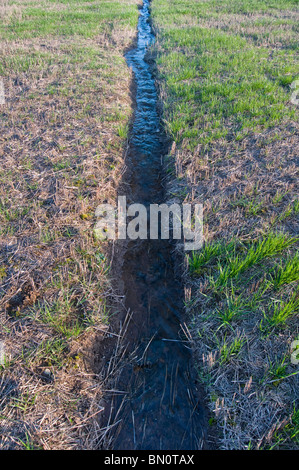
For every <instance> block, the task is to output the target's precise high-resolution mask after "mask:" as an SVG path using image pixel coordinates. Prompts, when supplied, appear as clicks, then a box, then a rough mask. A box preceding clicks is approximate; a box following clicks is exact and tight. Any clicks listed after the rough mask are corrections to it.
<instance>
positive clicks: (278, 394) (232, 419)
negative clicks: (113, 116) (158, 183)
mask: <svg viewBox="0 0 299 470" xmlns="http://www.w3.org/2000/svg"><path fill="white" fill-rule="evenodd" d="M297 7H298V0H283V1H282V0H260V1H255V0H253V1H249V0H230V1H227V0H203V1H200V0H199V1H197V0H188V1H186V0H154V1H153V3H152V20H153V25H154V28H155V32H156V36H157V37H156V44H155V46H154V48H153V50H152V56H153V57H154V58H155V60H156V64H157V72H156V73H157V80H158V85H159V93H160V100H161V103H162V105H163V116H162V117H163V120H164V123H165V127H166V129H167V132H168V135H169V137H170V138H171V139H172V141H173V144H172V149H171V152H170V155H169V157H168V166H169V168H168V172H169V184H168V191H169V196H170V197H171V198H172V200H174V199H177V200H178V201H186V202H193V203H196V202H197V203H203V205H204V234H205V244H204V247H203V249H202V250H200V251H198V252H194V253H190V254H188V256H187V257H186V276H185V292H186V299H185V304H186V311H187V312H188V314H189V318H190V321H189V328H190V332H191V334H192V338H193V349H194V354H195V358H196V363H197V366H198V377H199V379H200V380H201V382H202V383H203V384H204V385H205V387H206V391H207V400H208V406H209V409H210V421H209V423H210V426H211V432H212V433H213V434H214V435H216V436H217V446H218V447H219V448H222V449H261V448H263V449H272V448H275V449H283V448H292V449H295V448H296V449H298V447H299V401H298V378H299V376H298V375H297V374H298V373H299V370H298V364H297V363H296V362H298V361H296V354H293V356H292V355H291V354H292V351H293V349H292V348H294V347H295V345H293V346H292V343H293V341H294V340H298V339H299V323H298V311H299V295H298V279H299V264H298V261H299V258H298V251H297V250H298V225H299V224H298V214H299V200H298V192H297V191H298V150H299V148H298V106H296V101H295V102H294V99H293V98H294V93H293V92H294V86H296V84H294V85H292V84H293V83H294V82H295V80H296V79H298V74H299V68H298V19H299V11H298V8H297ZM292 357H293V359H294V360H293V361H292V360H291V358H292ZM294 362H295V363H294Z"/></svg>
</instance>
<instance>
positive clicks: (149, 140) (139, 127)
mask: <svg viewBox="0 0 299 470" xmlns="http://www.w3.org/2000/svg"><path fill="white" fill-rule="evenodd" d="M153 42H154V35H153V31H152V27H151V24H150V2H149V0H144V3H143V5H142V6H141V8H140V17H139V22H138V37H137V42H136V44H135V45H134V48H133V49H131V50H130V51H128V52H127V53H126V55H125V57H126V60H127V64H128V66H129V67H131V68H132V70H133V74H134V84H133V86H132V89H133V93H134V102H135V112H134V118H133V122H132V126H131V135H130V143H129V149H128V152H127V154H126V158H125V165H126V171H125V172H124V176H123V181H122V183H121V185H120V187H119V195H124V194H125V195H126V198H127V204H132V203H139V204H143V205H144V206H146V207H149V205H150V204H155V203H156V204H161V203H163V202H166V199H165V198H166V190H165V187H164V184H163V179H164V177H165V174H164V166H163V156H165V155H166V154H167V152H168V145H167V139H166V138H165V135H164V132H163V128H162V125H161V122H160V118H159V112H158V96H157V90H156V86H155V79H154V75H153V72H152V64H151V63H150V62H149V61H148V60H147V58H146V57H147V51H148V47H149V46H150V45H151V44H153ZM176 253H177V251H176ZM181 266H182V260H180V259H178V255H177V254H175V246H174V242H173V241H171V240H161V239H159V240H149V239H147V240H140V239H137V240H118V241H116V242H115V244H114V254H113V266H112V275H113V278H114V279H116V280H117V281H114V283H115V288H116V290H117V291H118V292H122V293H123V295H124V309H123V312H122V314H121V318H122V319H121V321H119V317H118V319H117V321H118V322H119V323H118V325H119V331H118V333H117V334H118V336H116V335H112V336H110V337H106V339H104V340H102V341H101V343H100V351H98V352H97V354H96V355H97V357H98V362H97V361H96V360H95V367H96V368H98V369H101V367H103V366H104V364H103V357H105V358H108V357H109V355H111V358H110V360H109V361H108V360H107V361H106V362H107V363H106V364H105V367H106V369H107V368H109V373H111V371H112V370H115V372H116V373H117V383H114V386H113V391H111V392H110V393H108V395H106V397H105V412H104V413H103V414H102V416H101V419H102V422H101V426H102V427H105V426H106V429H107V433H106V434H107V436H106V437H107V442H109V448H111V449H113V450H132V449H136V450H137V449H144V450H194V449H204V448H207V444H206V436H205V429H206V412H205V408H204V405H203V399H202V398H201V397H202V391H201V389H200V387H199V384H198V383H197V381H196V375H195V370H194V367H193V364H192V351H191V348H190V342H189V338H188V332H187V330H186V327H185V325H184V305H183V299H184V291H183V284H182V281H181V269H182V268H181ZM117 321H116V320H115V319H113V320H112V323H113V324H114V326H115V325H116V323H117ZM113 328H114V327H113ZM113 331H115V330H114V329H113ZM112 351H113V352H112ZM103 353H105V354H104V356H103ZM101 356H102V358H101ZM105 360H106V359H104V361H105ZM112 363H113V364H112Z"/></svg>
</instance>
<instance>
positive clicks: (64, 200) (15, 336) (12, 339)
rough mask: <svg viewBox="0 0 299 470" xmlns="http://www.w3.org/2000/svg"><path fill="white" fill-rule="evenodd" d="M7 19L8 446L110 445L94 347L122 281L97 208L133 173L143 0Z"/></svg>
mask: <svg viewBox="0 0 299 470" xmlns="http://www.w3.org/2000/svg"><path fill="white" fill-rule="evenodd" d="M0 17H1V20H0V79H1V81H2V83H3V86H4V92H5V104H1V105H0V117H1V132H0V157H1V158H0V243H1V246H0V256H1V264H0V284H1V285H0V293H1V331H0V340H1V341H2V342H3V341H4V352H5V355H4V358H3V357H2V361H1V365H0V369H1V375H0V429H1V431H0V448H1V449H73V448H75V449H83V448H84V449H92V448H98V447H100V446H101V439H102V437H103V436H102V431H101V430H100V429H99V424H98V422H97V416H98V414H99V413H100V412H101V411H102V407H101V405H100V399H101V394H102V387H103V386H102V383H103V377H101V376H100V375H95V374H94V373H93V372H94V371H93V367H92V361H93V359H94V357H92V356H90V363H89V361H88V351H90V349H91V348H92V347H93V345H96V344H97V342H98V341H99V339H100V338H101V336H102V334H103V333H101V331H105V330H106V329H107V318H108V315H109V309H110V305H111V302H112V300H111V294H112V291H111V286H110V283H109V279H108V277H109V276H108V273H109V258H107V251H106V247H105V246H104V244H103V243H100V242H99V241H97V240H96V239H95V238H94V236H93V226H94V223H95V218H94V212H95V208H96V207H97V205H98V204H99V203H101V202H104V201H107V202H111V203H113V201H114V200H115V197H116V187H117V183H118V181H119V179H120V177H121V171H122V167H123V152H124V150H125V146H126V136H127V130H128V123H129V120H130V118H131V113H132V103H131V99H130V92H129V86H130V81H131V73H130V71H129V69H128V68H127V65H126V63H125V60H124V57H123V54H124V51H125V49H126V48H127V47H129V46H130V44H131V43H132V41H133V40H134V38H135V36H136V26H137V18H138V9H137V1H136V0H113V1H111V0H105V1H100V0H94V1H84V0H72V1H70V0H69V1H65V0H60V1H55V0H51V1H43V0H38V1H37V0H33V1H32V0H30V1H26V0H8V1H4V2H2V3H1V5H0ZM83 353H84V354H83ZM89 371H90V373H89ZM99 373H100V372H99Z"/></svg>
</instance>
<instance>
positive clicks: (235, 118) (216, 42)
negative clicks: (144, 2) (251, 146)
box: [153, 0, 298, 150]
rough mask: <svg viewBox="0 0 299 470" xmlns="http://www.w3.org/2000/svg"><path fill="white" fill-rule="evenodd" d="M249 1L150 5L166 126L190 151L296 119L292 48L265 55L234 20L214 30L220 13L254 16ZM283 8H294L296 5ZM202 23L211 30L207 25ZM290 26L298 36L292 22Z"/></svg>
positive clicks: (264, 4)
mask: <svg viewBox="0 0 299 470" xmlns="http://www.w3.org/2000/svg"><path fill="white" fill-rule="evenodd" d="M253 3H255V2H249V1H248V0H240V1H233V2H226V1H224V2H221V3H219V2H215V1H206V2H185V1H183V2H181V1H174V2H171V5H170V4H169V2H168V0H156V1H155V2H154V4H153V18H154V20H156V22H157V23H158V25H159V26H158V27H157V28H158V38H159V40H160V41H161V42H162V43H163V53H159V52H158V56H157V64H158V67H159V72H160V78H161V81H162V83H163V85H162V86H163V87H165V88H166V89H167V95H166V96H167V98H166V103H165V107H164V109H165V122H166V126H167V129H168V132H169V133H170V135H171V136H172V138H173V139H174V140H175V141H176V142H177V143H180V142H183V141H184V142H185V145H186V146H187V148H190V150H194V149H195V147H196V146H197V145H198V144H199V143H201V144H209V143H213V142H214V141H217V140H219V139H223V138H225V137H226V136H228V135H229V136H230V138H235V139H242V138H243V137H244V136H246V135H247V134H248V133H250V132H253V131H259V130H260V129H261V128H263V129H265V128H267V127H271V126H274V125H278V124H280V123H281V122H283V121H285V120H286V119H293V118H294V117H295V114H296V110H295V108H294V107H290V106H289V99H290V87H289V86H288V85H289V84H290V83H292V81H293V80H295V78H296V76H297V75H298V67H297V62H296V52H295V50H293V49H282V50H277V51H276V50H274V51H270V50H269V49H268V48H267V47H263V46H261V45H260V44H256V43H255V42H254V41H252V40H250V38H249V37H248V36H246V34H245V33H244V34H235V32H234V31H233V21H234V20H233V21H232V26H231V27H232V31H230V30H227V29H225V30H222V29H221V28H220V29H219V28H216V27H213V22H217V21H220V20H221V16H222V15H223V14H232V13H236V14H237V13H238V14H244V13H246V12H248V13H249V12H251V11H255V9H254V7H253ZM256 5H258V7H257V9H258V11H261V12H262V11H267V10H268V8H271V6H272V7H273V5H275V8H276V9H278V10H279V9H280V8H281V5H282V2H281V4H280V2H272V3H270V2H268V1H265V0H263V1H260V2H256ZM283 5H284V8H287V7H292V6H294V5H295V2H284V3H283ZM168 6H169V8H168ZM270 11H272V10H271V9H270ZM245 18H246V17H245ZM207 20H209V21H210V23H211V24H210V25H209V27H205V26H204V24H205V21H207ZM248 21H249V19H248ZM194 23H195V24H194ZM290 23H292V27H294V34H293V36H294V38H296V36H295V28H296V23H295V22H292V20H290ZM280 24H283V19H281V20H279V19H277V27H279V25H280ZM256 26H258V24H256ZM244 29H245V28H244ZM257 34H260V35H263V34H265V33H264V32H263V31H262V32H261V31H258V33H257ZM183 50H184V51H185V53H184V54H182V51H183ZM270 54H271V55H270Z"/></svg>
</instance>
